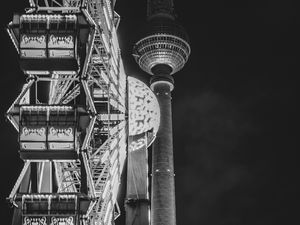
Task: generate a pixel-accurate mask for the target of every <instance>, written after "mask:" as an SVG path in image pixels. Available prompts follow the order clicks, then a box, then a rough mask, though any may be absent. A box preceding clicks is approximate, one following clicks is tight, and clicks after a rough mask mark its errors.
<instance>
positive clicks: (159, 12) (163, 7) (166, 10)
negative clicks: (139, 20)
mask: <svg viewBox="0 0 300 225" xmlns="http://www.w3.org/2000/svg"><path fill="white" fill-rule="evenodd" d="M155 17H168V18H170V19H172V20H174V19H175V14H174V3H173V0H147V19H148V20H151V19H153V18H155Z"/></svg>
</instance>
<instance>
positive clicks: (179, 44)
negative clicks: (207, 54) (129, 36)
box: [133, 17, 191, 75]
mask: <svg viewBox="0 0 300 225" xmlns="http://www.w3.org/2000/svg"><path fill="white" fill-rule="evenodd" d="M190 52H191V49H190V45H189V43H188V36H187V34H186V32H185V30H184V28H183V27H182V26H181V25H180V24H178V23H177V22H175V20H172V19H169V18H163V17H160V18H155V19H153V20H150V21H149V25H148V27H147V30H146V35H145V37H144V38H142V39H141V40H140V41H138V42H137V43H136V44H135V46H134V48H133V56H134V58H135V60H136V62H137V63H138V64H139V66H140V67H141V69H142V70H144V71H146V72H147V73H149V74H151V75H153V71H152V69H153V68H154V66H156V65H161V64H162V65H167V66H169V67H170V69H171V73H170V74H174V73H176V72H177V71H179V70H180V69H182V67H183V66H184V64H185V63H186V61H187V60H188V57H189V55H190Z"/></svg>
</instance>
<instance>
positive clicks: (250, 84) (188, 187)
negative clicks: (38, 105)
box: [0, 0, 299, 225]
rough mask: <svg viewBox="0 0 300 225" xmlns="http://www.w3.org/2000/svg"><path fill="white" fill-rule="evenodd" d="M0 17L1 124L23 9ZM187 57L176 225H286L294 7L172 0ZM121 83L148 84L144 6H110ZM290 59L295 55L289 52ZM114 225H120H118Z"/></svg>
mask: <svg viewBox="0 0 300 225" xmlns="http://www.w3.org/2000/svg"><path fill="white" fill-rule="evenodd" d="M17 2H19V1H9V3H8V4H7V6H6V8H3V9H2V12H1V31H0V35H1V36H0V37H1V52H0V54H1V59H2V60H1V68H2V73H1V78H2V79H1V82H0V85H1V88H0V91H1V95H0V97H1V107H0V108H1V115H4V113H5V111H6V110H7V109H8V108H9V106H10V104H11V103H12V102H13V100H14V99H15V98H16V96H17V94H18V93H19V91H20V89H21V87H22V84H23V83H24V82H25V78H24V76H22V74H21V73H20V70H19V66H18V62H17V54H16V52H15V50H14V48H13V45H12V43H11V42H10V40H9V38H8V35H7V34H6V32H5V30H4V28H5V25H6V24H7V23H8V22H9V21H10V20H11V18H12V13H13V12H14V11H18V10H19V11H22V9H23V8H24V6H27V5H26V4H27V1H24V2H26V4H24V5H23V6H22V5H20V4H19V3H17ZM175 8H176V12H177V14H178V19H179V21H180V22H181V23H182V24H183V25H184V26H185V28H186V30H187V32H188V34H189V36H190V42H191V47H192V54H191V56H190V59H189V61H188V63H187V64H186V66H185V68H184V69H183V70H182V71H180V72H178V73H177V74H176V75H175V90H174V91H173V121H174V124H173V130H174V154H175V170H176V171H175V172H176V177H175V178H176V204H177V221H178V222H177V224H180V225H186V224H193V225H273V224H289V223H291V222H292V221H294V220H295V219H297V220H298V221H299V219H298V218H296V215H297V214H299V206H298V202H296V193H297V188H296V184H297V180H298V179H299V178H298V176H299V175H298V173H297V171H296V167H297V163H298V162H297V161H298V160H297V157H296V151H297V150H296V131H295V130H296V125H295V124H296V119H295V118H296V109H295V108H296V105H297V103H298V102H297V100H296V78H295V76H296V63H297V62H296V52H297V53H298V52H299V51H297V50H296V49H297V48H298V47H299V44H298V43H299V38H298V37H297V33H298V30H299V19H298V18H296V11H297V8H296V6H295V4H293V3H291V2H288V1H277V0H272V1H271V0H270V1H256V0H254V1H230V0H229V1H228V0H227V1H221V0H217V1H195V0H182V1H179V0H175ZM116 10H117V12H118V13H119V14H120V15H121V17H122V20H121V24H120V28H119V40H120V45H121V49H122V56H123V60H124V64H125V68H126V71H127V74H128V75H132V76H136V77H140V78H141V79H142V80H144V81H148V79H149V77H148V75H147V74H145V73H144V72H142V71H141V70H140V69H139V68H138V66H137V65H136V64H135V62H134V60H133V58H132V56H131V49H132V46H133V44H134V43H135V41H137V40H138V38H139V37H140V35H141V34H140V30H141V29H140V28H141V27H142V26H143V24H145V18H146V16H145V14H146V0H144V1H141V0H131V1H129V0H128V1H121V0H118V1H117V5H116ZM298 54H299V53H298ZM0 119H1V134H2V135H1V145H2V148H1V160H2V163H0V165H1V167H0V173H1V199H0V206H1V207H0V209H1V215H2V218H3V217H4V220H2V222H1V225H2V224H3V225H5V224H9V221H10V220H11V211H9V208H8V205H7V204H6V202H5V198H6V197H7V196H8V195H9V192H10V191H11V189H12V187H13V184H14V182H15V181H16V179H17V176H18V175H19V172H20V170H21V167H22V162H21V160H19V159H18V153H17V146H18V144H17V133H16V132H15V131H14V129H13V128H12V126H11V125H10V124H9V123H8V122H5V119H4V117H3V116H1V117H0ZM119 224H122V222H119Z"/></svg>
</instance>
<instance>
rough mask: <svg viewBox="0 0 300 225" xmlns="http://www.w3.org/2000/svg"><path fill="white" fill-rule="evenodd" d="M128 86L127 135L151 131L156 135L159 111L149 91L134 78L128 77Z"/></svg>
mask: <svg viewBox="0 0 300 225" xmlns="http://www.w3.org/2000/svg"><path fill="white" fill-rule="evenodd" d="M128 86H129V135H131V136H133V135H138V134H142V133H144V132H147V131H150V130H151V129H153V133H154V135H155V134H156V133H157V130H158V127H159V122H160V110H159V104H158V101H157V99H156V96H155V95H154V93H153V92H152V91H151V89H150V88H149V87H148V86H147V85H146V84H144V83H143V82H141V81H139V80H138V79H136V78H133V77H128Z"/></svg>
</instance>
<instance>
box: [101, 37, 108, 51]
mask: <svg viewBox="0 0 300 225" xmlns="http://www.w3.org/2000/svg"><path fill="white" fill-rule="evenodd" d="M101 37H102V41H103V43H104V46H105V48H106V52H107V53H108V52H110V49H109V44H108V41H107V40H106V35H105V34H104V33H101Z"/></svg>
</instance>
